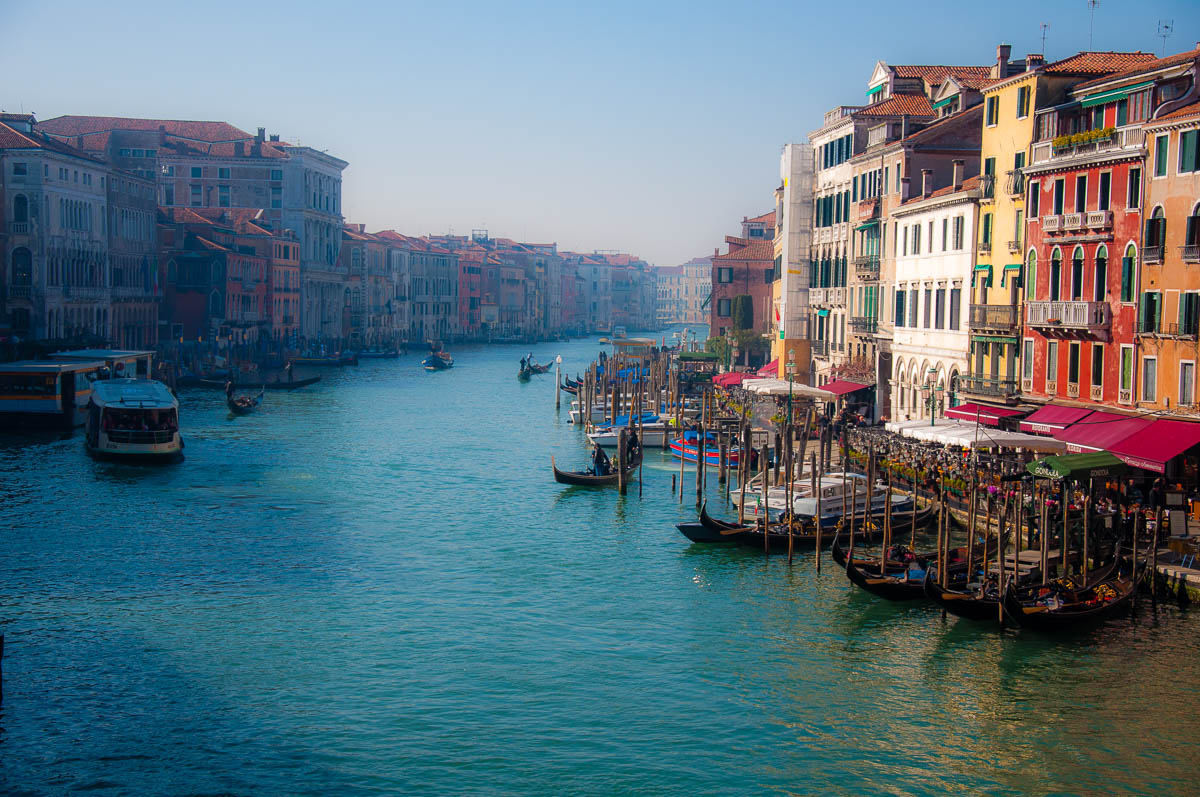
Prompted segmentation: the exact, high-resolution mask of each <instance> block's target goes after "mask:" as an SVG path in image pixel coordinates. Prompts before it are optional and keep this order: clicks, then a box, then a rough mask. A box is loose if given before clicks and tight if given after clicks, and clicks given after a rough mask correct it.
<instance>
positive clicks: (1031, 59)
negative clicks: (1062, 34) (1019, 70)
mask: <svg viewBox="0 0 1200 797" xmlns="http://www.w3.org/2000/svg"><path fill="white" fill-rule="evenodd" d="M1045 65H1046V56H1044V55H1042V54H1041V53H1029V54H1027V55H1026V56H1025V71H1026V72H1032V71H1033V70H1035V69H1037V68H1038V67H1039V66H1045Z"/></svg>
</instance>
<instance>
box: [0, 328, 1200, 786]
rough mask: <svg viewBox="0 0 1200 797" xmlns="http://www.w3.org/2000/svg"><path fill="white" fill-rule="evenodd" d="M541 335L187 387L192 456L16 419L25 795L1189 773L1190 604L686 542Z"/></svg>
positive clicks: (658, 476)
mask: <svg viewBox="0 0 1200 797" xmlns="http://www.w3.org/2000/svg"><path fill="white" fill-rule="evenodd" d="M596 350H597V345H596V343H595V342H594V341H589V342H582V341H578V342H572V343H568V344H554V345H542V346H538V347H536V348H535V349H534V354H535V357H536V358H537V359H538V360H540V361H546V360H549V359H550V358H551V357H552V356H554V355H555V354H562V356H563V358H564V361H565V367H566V368H567V370H568V371H569V372H570V373H575V372H576V371H581V370H582V369H583V368H584V367H585V364H586V362H587V361H588V360H589V359H590V358H591V357H592V356H594V354H595V352H596ZM525 353H526V349H518V348H515V347H504V346H500V347H490V348H483V347H477V348H462V349H460V350H457V351H455V352H454V354H455V359H456V364H455V367H454V369H453V370H451V371H447V372H442V373H432V374H431V373H426V372H425V371H423V370H422V369H421V368H420V367H419V365H418V363H419V359H420V357H419V356H418V355H415V354H414V355H411V356H408V357H406V358H402V359H400V360H397V361H375V362H368V361H364V363H363V364H362V365H361V366H359V367H358V368H349V369H346V370H345V371H332V372H326V373H325V375H324V377H325V378H324V379H323V381H322V382H321V383H319V384H318V385H316V386H314V387H313V388H309V389H305V390H301V391H297V392H296V393H294V394H290V395H287V394H268V395H267V397H266V402H265V404H264V406H263V408H262V410H261V412H259V413H258V414H256V415H253V416H249V417H244V418H231V417H230V416H229V415H228V412H227V410H226V409H225V407H224V402H223V396H222V395H221V394H220V392H219V391H211V392H205V391H196V390H193V391H185V392H184V393H183V396H182V401H181V415H182V419H183V423H184V427H185V430H186V432H187V459H186V461H185V462H183V463H182V464H179V465H176V466H171V467H162V468H142V467H130V466H123V465H114V464H104V463H97V462H93V461H92V460H90V459H88V458H87V457H86V456H85V454H84V452H83V443H82V440H81V439H80V437H79V436H78V435H76V436H75V437H73V438H70V439H65V440H64V439H57V438H54V437H41V438H11V437H9V438H5V439H4V441H3V442H2V444H0V496H2V502H0V534H2V537H0V624H2V629H3V632H4V634H5V636H6V648H5V654H4V662H3V663H4V696H3V697H4V700H3V705H2V706H0V762H2V763H0V792H2V793H5V794H61V793H68V792H74V791H90V792H92V793H97V794H204V795H209V794H271V795H273V794H305V795H307V794H313V795H316V794H339V795H369V794H388V793H408V794H605V795H608V794H628V793H634V792H637V793H645V794H680V795H683V794H686V795H693V794H756V793H777V794H818V793H819V794H864V793H893V794H945V793H979V792H989V793H999V794H1004V793H1011V794H1018V793H1029V792H1032V793H1063V794H1067V793H1080V794H1089V793H1090V794H1094V793H1146V794H1149V793H1155V794H1169V793H1178V794H1185V793H1191V794H1195V793H1196V790H1197V786H1196V782H1195V778H1196V775H1197V772H1198V770H1197V762H1198V761H1200V719H1198V716H1200V715H1198V714H1197V711H1196V707H1197V685H1198V684H1200V622H1198V620H1197V617H1196V613H1195V611H1194V610H1193V611H1192V612H1191V613H1188V612H1181V611H1180V610H1178V609H1174V608H1160V609H1159V611H1158V612H1157V614H1153V613H1151V611H1150V609H1149V606H1148V605H1146V606H1145V608H1144V609H1143V610H1142V611H1140V612H1139V614H1138V616H1137V617H1136V618H1135V619H1134V620H1132V621H1123V622H1120V623H1117V624H1114V625H1111V626H1108V627H1106V628H1103V629H1100V630H1096V631H1093V632H1090V633H1086V634H1082V635H1076V636H1070V637H1058V638H1047V637H1044V636H1035V635H1030V634H1025V633H1016V632H1008V633H997V632H996V631H995V630H992V629H990V628H980V627H976V626H973V625H971V624H969V623H966V622H965V621H956V620H955V619H953V618H951V619H949V620H944V619H943V618H942V617H941V616H940V613H939V612H937V611H935V610H933V609H931V608H930V607H928V606H925V605H912V606H908V605H894V604H887V603H882V602H879V601H876V600H873V599H872V598H870V597H869V596H867V595H865V594H863V593H861V592H859V591H857V590H855V589H854V588H852V587H851V586H850V585H849V583H848V582H847V581H846V579H845V578H844V576H843V575H841V574H840V573H839V572H838V571H837V570H836V569H834V568H832V567H831V566H830V567H826V568H825V572H824V573H823V574H821V575H820V576H818V575H817V574H816V573H815V572H814V567H813V558H812V554H811V553H807V554H803V555H801V556H799V557H798V558H797V560H796V562H795V563H794V564H793V565H792V566H791V567H789V566H788V565H787V563H786V560H785V557H782V556H773V557H770V558H765V557H764V556H762V555H761V554H760V553H758V552H756V551H750V550H744V549H739V548H735V547H730V546H725V545H721V546H699V545H690V544H688V543H687V541H686V540H685V539H684V538H683V537H682V536H681V535H680V534H679V533H678V532H677V531H676V530H675V529H674V528H673V524H675V523H676V522H679V521H681V520H685V519H689V518H691V517H693V516H694V513H693V509H692V507H691V506H689V505H683V506H681V505H680V504H679V503H678V502H677V501H676V500H673V499H672V498H671V492H670V491H671V478H672V473H673V472H674V471H675V467H676V466H673V465H672V464H671V462H670V461H669V460H667V459H663V460H661V461H659V460H658V458H657V456H656V455H651V456H650V457H649V459H648V464H647V466H646V468H645V472H644V482H643V485H642V487H641V495H640V496H639V490H638V489H637V488H634V489H631V491H630V494H629V495H628V496H627V497H625V498H620V497H618V496H617V494H616V491H615V489H613V490H600V491H594V490H592V491H589V490H586V489H580V488H566V487H562V486H559V485H556V484H555V483H554V482H553V480H552V478H551V474H550V455H551V454H554V455H555V456H556V457H557V460H558V462H559V463H560V464H561V465H564V466H582V465H583V464H584V462H585V460H586V457H587V452H586V448H585V447H584V445H583V444H582V442H581V437H580V435H579V433H578V432H577V431H576V430H575V429H574V428H572V427H571V426H570V425H569V424H568V423H567V421H566V411H565V408H564V410H563V411H562V412H561V413H560V414H556V412H555V410H554V388H553V381H552V380H553V376H543V377H535V378H534V379H533V381H532V382H530V383H528V384H521V383H518V381H517V380H516V379H515V376H516V371H517V361H518V359H519V358H520V357H521V356H522V355H523V354H525ZM689 478H690V476H689ZM691 484H692V482H689V490H688V492H689V501H688V504H690V503H691V495H692V493H693V488H692V487H691V486H690V485H691ZM711 491H712V502H713V503H714V504H719V502H720V500H721V499H720V496H719V495H718V493H717V488H716V485H715V479H714V480H713V484H712V490H711ZM826 561H827V563H828V560H826Z"/></svg>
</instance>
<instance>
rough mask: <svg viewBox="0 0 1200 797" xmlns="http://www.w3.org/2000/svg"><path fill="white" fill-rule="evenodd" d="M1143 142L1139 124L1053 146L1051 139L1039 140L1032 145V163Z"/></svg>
mask: <svg viewBox="0 0 1200 797" xmlns="http://www.w3.org/2000/svg"><path fill="white" fill-rule="evenodd" d="M1145 142H1146V133H1145V131H1143V130H1142V128H1141V125H1130V126H1129V127H1121V128H1117V129H1116V130H1114V131H1113V133H1112V135H1109V136H1106V137H1104V138H1098V139H1095V140H1093V141H1085V142H1082V143H1079V144H1066V145H1064V146H1059V147H1055V146H1054V142H1053V141H1039V142H1037V143H1036V144H1034V145H1033V163H1046V162H1048V161H1052V160H1059V159H1067V158H1074V157H1076V156H1080V155H1094V154H1099V153H1104V152H1112V151H1114V150H1120V149H1140V148H1141V147H1142V145H1143V144H1145Z"/></svg>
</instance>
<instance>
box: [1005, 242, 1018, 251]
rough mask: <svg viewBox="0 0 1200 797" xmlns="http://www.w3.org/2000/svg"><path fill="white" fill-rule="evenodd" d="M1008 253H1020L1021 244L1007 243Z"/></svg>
mask: <svg viewBox="0 0 1200 797" xmlns="http://www.w3.org/2000/svg"><path fill="white" fill-rule="evenodd" d="M1008 251H1010V252H1020V251H1021V242H1020V241H1009V242H1008Z"/></svg>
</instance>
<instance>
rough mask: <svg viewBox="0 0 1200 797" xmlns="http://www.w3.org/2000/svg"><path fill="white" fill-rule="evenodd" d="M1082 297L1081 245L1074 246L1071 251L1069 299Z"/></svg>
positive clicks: (1074, 300) (1078, 299)
mask: <svg viewBox="0 0 1200 797" xmlns="http://www.w3.org/2000/svg"><path fill="white" fill-rule="evenodd" d="M1082 299H1083V247H1082V246H1078V245H1077V246H1076V247H1075V249H1074V250H1073V251H1072V252H1071V301H1073V302H1078V301H1080V300H1082Z"/></svg>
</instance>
